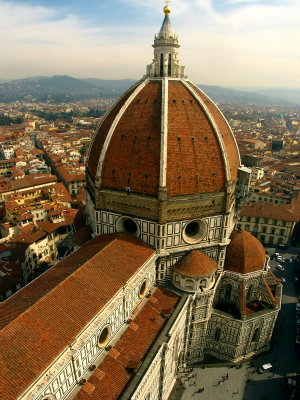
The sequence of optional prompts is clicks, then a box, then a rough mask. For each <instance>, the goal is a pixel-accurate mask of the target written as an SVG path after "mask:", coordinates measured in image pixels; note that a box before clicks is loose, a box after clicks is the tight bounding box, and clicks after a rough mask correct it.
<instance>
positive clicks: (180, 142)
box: [167, 80, 225, 196]
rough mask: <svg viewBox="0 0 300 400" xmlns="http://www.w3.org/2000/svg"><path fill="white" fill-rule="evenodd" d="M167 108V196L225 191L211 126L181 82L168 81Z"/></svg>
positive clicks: (217, 145)
mask: <svg viewBox="0 0 300 400" xmlns="http://www.w3.org/2000/svg"><path fill="white" fill-rule="evenodd" d="M168 107H169V116H168V161H167V188H168V195H169V196H176V195H185V194H193V193H205V192H210V193H212V192H218V191H222V190H224V187H225V167H224V163H223V157H222V153H221V149H220V146H219V144H218V140H217V138H216V135H215V132H214V130H213V127H212V126H211V124H210V122H209V120H208V118H207V116H206V114H205V112H204V111H203V110H202V108H201V106H200V105H199V104H198V103H197V102H196V101H194V98H193V94H191V93H190V92H189V90H188V89H187V88H185V87H184V85H183V84H182V83H181V82H180V81H175V80H169V103H168ZM179 138H180V139H179ZM213 174H214V175H213ZM179 177H180V178H179Z"/></svg>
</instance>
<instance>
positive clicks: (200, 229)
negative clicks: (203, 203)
mask: <svg viewBox="0 0 300 400" xmlns="http://www.w3.org/2000/svg"><path fill="white" fill-rule="evenodd" d="M206 232H207V225H206V222H204V221H203V220H201V219H197V220H193V221H190V222H188V223H187V224H186V225H185V227H184V230H183V234H182V238H183V240H184V241H185V242H186V243H189V244H193V243H198V242H200V240H202V239H203V238H204V236H205V235H206Z"/></svg>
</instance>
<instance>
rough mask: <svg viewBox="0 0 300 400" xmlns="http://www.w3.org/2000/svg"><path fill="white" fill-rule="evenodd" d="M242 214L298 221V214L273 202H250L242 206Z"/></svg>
mask: <svg viewBox="0 0 300 400" xmlns="http://www.w3.org/2000/svg"><path fill="white" fill-rule="evenodd" d="M241 216H247V217H260V218H271V219H277V220H282V221H295V222H297V221H298V218H297V216H296V215H293V214H292V212H290V211H288V210H286V209H285V208H283V207H282V206H275V205H274V204H273V203H268V202H263V203H248V204H245V205H244V206H243V207H242V210H241Z"/></svg>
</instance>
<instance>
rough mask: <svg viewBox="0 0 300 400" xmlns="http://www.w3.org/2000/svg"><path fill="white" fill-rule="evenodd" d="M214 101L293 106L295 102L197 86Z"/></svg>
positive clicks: (244, 91)
mask: <svg viewBox="0 0 300 400" xmlns="http://www.w3.org/2000/svg"><path fill="white" fill-rule="evenodd" d="M197 86H199V87H200V89H202V90H203V91H204V92H205V93H206V94H207V95H208V96H209V97H211V98H212V100H214V101H230V102H233V103H245V104H249V103H254V104H286V105H288V104H293V103H294V102H293V101H291V100H288V99H287V98H283V97H282V98H281V97H280V96H278V97H276V96H268V95H266V94H263V93H258V92H248V91H246V90H234V89H227V88H222V87H220V86H207V85H197Z"/></svg>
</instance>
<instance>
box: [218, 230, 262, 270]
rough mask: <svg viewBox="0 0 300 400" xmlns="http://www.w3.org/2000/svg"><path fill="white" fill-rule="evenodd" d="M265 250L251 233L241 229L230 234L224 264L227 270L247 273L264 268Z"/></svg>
mask: <svg viewBox="0 0 300 400" xmlns="http://www.w3.org/2000/svg"><path fill="white" fill-rule="evenodd" d="M265 260H266V252H265V249H264V247H263V245H262V244H261V243H260V241H259V240H258V239H256V238H255V237H254V236H253V235H251V233H249V232H247V231H244V230H243V229H239V230H235V231H233V232H232V234H231V242H230V244H229V246H228V247H227V250H226V257H225V266H224V269H225V270H227V271H232V272H238V273H240V274H248V273H250V272H255V271H260V270H262V269H263V268H264V265H265Z"/></svg>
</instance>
